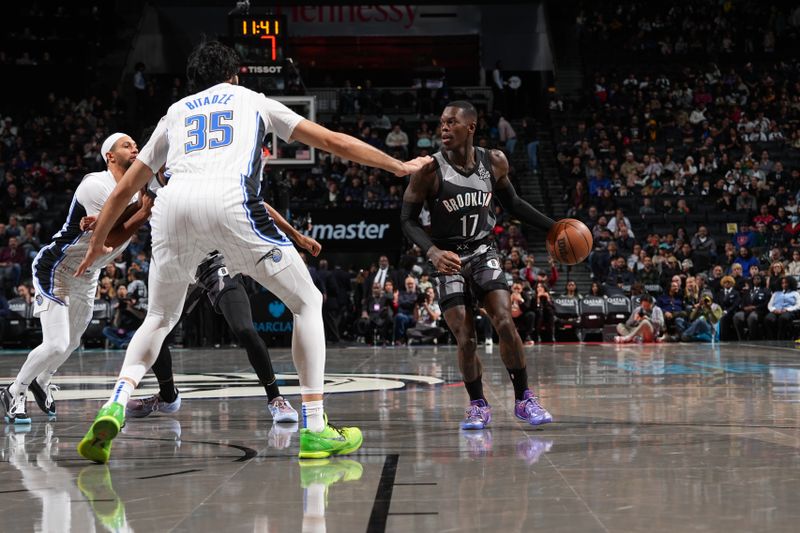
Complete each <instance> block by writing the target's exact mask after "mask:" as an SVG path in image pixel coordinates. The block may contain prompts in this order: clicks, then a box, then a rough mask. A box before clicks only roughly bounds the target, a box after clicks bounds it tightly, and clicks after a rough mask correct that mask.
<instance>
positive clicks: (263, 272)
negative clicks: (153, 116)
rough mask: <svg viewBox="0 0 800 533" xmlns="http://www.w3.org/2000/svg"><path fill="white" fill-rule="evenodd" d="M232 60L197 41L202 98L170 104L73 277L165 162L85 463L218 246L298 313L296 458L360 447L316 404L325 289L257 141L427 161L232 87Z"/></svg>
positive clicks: (411, 166) (410, 167) (357, 156)
mask: <svg viewBox="0 0 800 533" xmlns="http://www.w3.org/2000/svg"><path fill="white" fill-rule="evenodd" d="M238 71H239V58H238V56H237V55H236V52H234V51H233V50H232V49H230V48H228V47H226V46H224V45H222V44H220V43H218V42H208V43H203V44H201V45H200V46H199V47H198V48H197V49H195V51H193V52H192V55H191V56H190V57H189V61H188V62H187V68H186V73H187V78H188V80H189V82H190V85H192V86H193V88H194V90H196V91H198V92H196V93H194V94H192V95H190V96H187V97H186V98H183V99H182V100H180V101H178V102H176V103H174V104H173V105H172V106H171V107H170V108H169V110H168V111H167V114H166V115H165V116H164V117H163V118H162V119H161V121H160V122H159V125H158V127H157V128H156V131H155V133H154V134H153V136H152V137H151V139H150V141H149V142H148V143H147V145H145V147H144V148H143V149H142V153H141V154H140V156H139V158H138V160H137V161H136V163H135V164H134V165H132V166H131V168H130V169H129V170H128V172H126V174H125V176H124V177H123V179H122V180H121V181H120V183H119V185H118V186H117V187H116V189H115V191H114V192H113V193H112V194H111V196H110V198H109V200H108V202H107V204H106V206H105V207H104V209H103V210H102V211H101V213H100V215H99V217H98V219H97V226H96V228H95V231H94V234H93V236H92V239H91V244H90V246H89V250H88V251H87V253H86V257H85V258H84V261H83V263H81V265H80V266H79V267H78V269H77V271H78V273H80V272H82V270H83V269H84V268H85V267H86V266H88V265H91V264H92V263H93V261H94V259H95V258H96V257H98V256H100V255H103V254H104V253H105V251H106V250H105V247H104V246H103V243H104V242H105V238H106V236H107V235H108V232H109V231H110V229H111V227H112V225H113V221H114V220H116V218H117V216H118V215H119V213H121V212H122V210H123V209H124V203H123V199H124V198H125V196H129V195H128V192H129V191H132V192H131V194H132V193H133V192H135V191H136V190H137V189H138V188H139V187H140V186H141V185H142V184H144V183H147V181H148V180H149V179H150V177H151V176H152V174H153V172H154V171H156V170H158V169H159V168H161V166H163V165H164V164H166V166H167V168H168V169H169V171H170V173H171V177H170V184H169V186H168V187H165V188H164V191H163V192H162V193H161V194H160V195H159V197H158V201H157V202H156V204H155V208H154V210H153V219H152V221H151V224H152V227H153V260H152V261H151V266H150V271H149V288H150V299H149V306H148V309H147V317H146V318H145V320H144V323H143V324H142V326H141V327H140V328H139V329H138V330H137V331H136V334H135V335H134V337H133V339H132V340H131V343H130V345H129V346H128V350H127V353H126V354H125V362H124V363H123V366H122V370H121V371H120V374H119V378H118V381H117V384H116V386H115V387H114V390H113V392H112V394H111V396H110V398H109V400H108V402H107V403H106V404H105V405H104V406H103V407H102V408H101V409H100V411H99V412H98V414H97V417H96V418H95V421H94V423H93V424H92V427H91V429H90V430H89V431H88V432H87V434H86V436H85V437H84V438H83V440H82V441H81V442H80V444H79V445H78V452H79V453H80V454H81V455H82V456H83V457H86V458H87V459H90V460H93V461H96V462H101V463H105V462H107V461H108V460H109V457H110V454H111V443H112V439H113V438H114V437H116V435H117V434H118V433H119V430H120V429H121V427H122V425H123V423H124V416H125V415H124V410H125V405H126V404H127V402H128V400H129V399H130V395H131V393H132V392H133V390H134V389H135V387H136V386H137V385H138V384H139V381H141V379H142V377H143V376H144V374H145V372H147V369H148V368H150V367H151V366H152V364H153V362H155V360H156V355H157V354H158V352H159V349H160V347H161V344H162V342H163V341H164V338H165V337H166V336H167V334H168V333H169V332H170V331H171V330H172V328H173V327H174V326H175V324H176V323H177V321H178V319H179V318H180V315H181V311H182V310H183V303H184V299H185V297H186V289H187V287H188V285H189V283H190V282H191V281H193V278H194V273H195V270H196V268H197V265H198V264H199V263H200V262H201V261H202V260H203V257H204V256H205V255H206V254H207V253H208V252H209V251H210V250H220V251H221V252H222V253H223V254H224V255H225V262H226V265H227V267H228V269H229V270H230V271H231V272H232V273H238V272H241V273H243V274H247V275H249V276H251V277H252V278H253V279H255V280H256V281H257V282H258V283H260V284H261V285H263V286H267V287H269V288H270V290H271V291H272V292H273V293H274V294H275V295H276V296H278V297H279V298H280V299H281V300H282V301H283V302H284V303H285V304H286V306H287V307H288V308H289V309H291V311H292V313H293V314H294V323H295V327H294V330H293V333H292V357H293V360H294V363H295V367H296V368H297V373H298V377H299V380H300V392H301V397H302V408H303V426H304V427H303V429H301V430H300V454H299V455H300V457H301V458H325V457H328V456H330V455H342V454H348V453H351V452H353V451H355V450H357V449H358V448H359V447H360V446H361V444H362V440H363V438H362V435H361V431H360V430H359V429H358V428H354V427H353V428H336V427H334V426H331V425H329V424H328V423H327V421H326V419H325V416H324V409H323V400H322V398H323V387H324V369H325V355H326V354H325V336H324V329H323V323H322V294H321V293H320V292H319V290H317V289H316V288H315V287H314V283H313V282H312V280H311V276H310V274H309V273H308V269H307V268H306V266H305V264H304V263H303V261H302V259H301V258H300V255H299V254H298V253H297V251H296V250H295V249H294V247H293V246H292V243H291V241H289V240H288V239H287V237H286V235H285V234H283V233H282V232H281V231H280V230H278V228H277V227H276V226H275V223H274V221H273V219H272V218H271V217H270V216H269V213H268V211H267V209H266V208H265V207H264V206H263V203H262V200H261V197H260V177H261V170H262V168H263V164H264V162H263V159H262V150H261V146H262V143H263V141H264V137H265V135H266V134H267V132H268V131H274V132H276V133H277V135H278V136H279V137H280V138H281V139H283V140H286V141H290V140H292V141H293V140H299V141H301V142H303V143H305V144H308V145H311V146H315V147H317V148H320V149H324V150H327V151H329V152H332V153H334V154H336V155H339V156H341V157H346V158H347V159H350V160H351V161H355V162H357V163H361V164H364V165H369V166H373V167H378V168H382V169H384V170H387V171H390V172H392V173H393V174H395V175H397V176H405V175H407V174H409V173H411V172H416V171H417V170H419V169H420V168H421V167H422V166H423V165H424V164H426V163H427V162H428V158H418V159H417V160H414V161H409V162H405V163H404V162H401V161H398V160H396V159H394V158H392V157H389V156H388V155H387V154H385V153H383V152H381V151H380V150H377V149H376V148H374V147H372V146H370V145H368V144H366V143H363V142H361V141H358V140H357V139H355V138H353V137H350V136H347V135H344V134H340V133H336V132H332V131H330V130H328V129H326V128H324V127H322V126H319V125H318V124H315V123H313V122H311V121H309V120H306V119H304V118H303V117H301V116H300V115H298V114H297V113H295V112H294V111H292V110H291V109H289V108H287V107H286V106H284V105H283V104H281V103H279V102H277V101H275V100H270V99H269V98H267V97H266V96H264V95H263V94H260V93H256V92H254V91H251V90H249V89H247V88H245V87H240V86H238Z"/></svg>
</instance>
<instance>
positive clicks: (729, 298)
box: [716, 276, 742, 341]
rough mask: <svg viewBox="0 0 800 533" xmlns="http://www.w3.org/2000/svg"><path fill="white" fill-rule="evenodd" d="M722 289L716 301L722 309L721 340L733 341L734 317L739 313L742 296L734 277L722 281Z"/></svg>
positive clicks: (726, 277) (727, 277)
mask: <svg viewBox="0 0 800 533" xmlns="http://www.w3.org/2000/svg"><path fill="white" fill-rule="evenodd" d="M721 285H722V289H720V291H719V293H717V298H716V301H717V303H718V304H719V306H720V308H721V309H722V312H723V314H722V316H721V317H720V320H721V324H720V339H721V340H725V341H727V340H733V338H734V331H733V316H734V315H735V314H736V313H737V312H738V311H739V306H740V304H741V299H742V296H741V294H740V293H739V289H738V288H737V287H736V280H735V279H734V277H733V276H725V277H724V278H722V281H721Z"/></svg>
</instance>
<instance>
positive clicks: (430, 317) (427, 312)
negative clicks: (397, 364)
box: [406, 287, 513, 343]
mask: <svg viewBox="0 0 800 533" xmlns="http://www.w3.org/2000/svg"><path fill="white" fill-rule="evenodd" d="M416 309H417V314H416V316H415V317H414V321H415V325H414V327H413V328H409V329H408V330H407V331H406V333H407V335H408V339H409V342H410V341H411V340H412V339H413V340H416V341H419V342H433V343H436V341H437V339H438V338H439V337H441V336H442V335H443V334H444V329H443V328H441V327H439V326H438V325H437V324H438V322H439V318H441V316H442V310H441V309H440V308H439V303H438V302H437V301H436V291H435V290H434V289H433V287H428V288H427V289H425V297H424V299H421V301H420V302H419V305H417V308H416ZM512 313H513V307H512Z"/></svg>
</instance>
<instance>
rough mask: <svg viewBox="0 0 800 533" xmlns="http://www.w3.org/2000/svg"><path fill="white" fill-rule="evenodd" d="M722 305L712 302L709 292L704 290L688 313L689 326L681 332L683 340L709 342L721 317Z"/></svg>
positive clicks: (712, 298)
mask: <svg viewBox="0 0 800 533" xmlns="http://www.w3.org/2000/svg"><path fill="white" fill-rule="evenodd" d="M723 314H724V311H723V310H722V307H720V306H719V305H718V304H716V303H714V297H713V296H712V294H711V293H710V292H704V293H703V295H702V296H701V297H700V301H699V302H698V303H696V304H695V305H694V307H693V308H692V312H691V313H690V314H689V322H690V324H689V327H687V328H686V329H685V330H684V332H683V334H681V341H683V342H711V341H712V340H713V339H714V335H715V334H716V332H715V329H716V326H717V323H718V322H719V321H720V319H722V315H723Z"/></svg>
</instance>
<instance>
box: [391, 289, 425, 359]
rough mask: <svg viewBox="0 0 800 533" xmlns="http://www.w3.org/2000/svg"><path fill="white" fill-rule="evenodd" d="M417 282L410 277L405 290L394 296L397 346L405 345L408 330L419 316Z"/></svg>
mask: <svg viewBox="0 0 800 533" xmlns="http://www.w3.org/2000/svg"><path fill="white" fill-rule="evenodd" d="M418 296H419V293H418V292H417V280H416V279H415V278H413V277H411V276H408V277H407V278H406V281H405V290H404V291H398V292H395V294H394V303H395V309H396V314H395V315H394V340H395V344H398V345H399V344H404V343H405V342H406V341H407V340H408V339H407V338H406V330H407V329H408V328H410V327H412V326H413V325H414V317H415V316H416V315H417V300H418Z"/></svg>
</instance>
